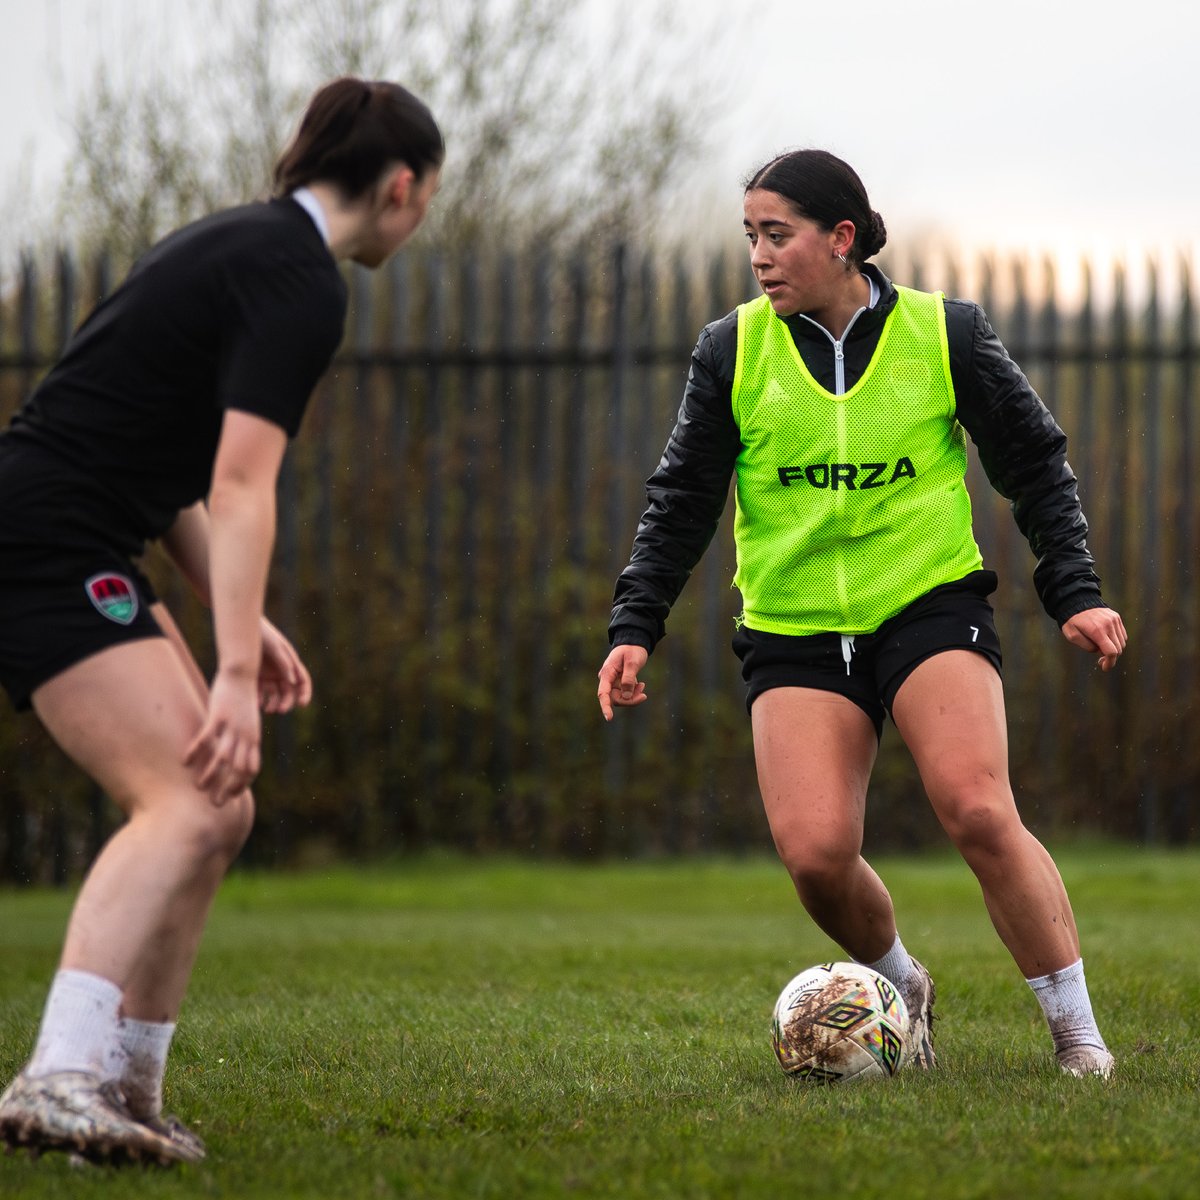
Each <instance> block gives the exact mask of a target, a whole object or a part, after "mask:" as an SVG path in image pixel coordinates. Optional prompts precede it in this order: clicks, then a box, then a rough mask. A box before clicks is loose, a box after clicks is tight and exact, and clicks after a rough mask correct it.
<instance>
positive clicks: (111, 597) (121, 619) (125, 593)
mask: <svg viewBox="0 0 1200 1200" xmlns="http://www.w3.org/2000/svg"><path fill="white" fill-rule="evenodd" d="M83 586H84V589H85V590H86V591H87V594H88V599H89V600H90V601H91V602H92V603H93V604H94V605H95V606H96V611H97V612H98V613H100V615H101V616H104V617H107V618H108V619H109V620H110V621H116V622H117V624H118V625H128V624H130V623H131V622H132V621H133V618H134V617H136V616H137V610H138V595H137V589H136V588H135V587H134V586H133V584H132V583H130V581H129V580H128V579H126V578H125V576H124V575H116V574H108V573H105V574H103V575H93V576H92V577H91V579H89V580H88V581H87V583H85V584H84V585H83Z"/></svg>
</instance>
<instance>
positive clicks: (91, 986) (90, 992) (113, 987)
mask: <svg viewBox="0 0 1200 1200" xmlns="http://www.w3.org/2000/svg"><path fill="white" fill-rule="evenodd" d="M50 986H51V988H52V989H61V990H63V991H70V992H74V993H75V994H76V995H81V996H87V997H89V998H91V999H92V1000H93V1001H94V1002H95V1004H96V1005H97V1006H99V1005H103V1006H104V1007H105V1008H111V1009H112V1010H113V1012H114V1013H115V1012H116V1011H117V1010H118V1009H119V1008H120V1007H121V997H122V996H123V995H124V993H123V992H122V990H121V988H120V987H118V986H117V984H115V983H113V981H112V980H111V979H105V978H104V976H103V975H93V974H92V972H91V971H76V970H75V969H74V968H72V967H64V968H63V969H62V970H60V971H57V972H55V975H54V982H53V983H52V984H51V985H50Z"/></svg>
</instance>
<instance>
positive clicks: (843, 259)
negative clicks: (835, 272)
mask: <svg viewBox="0 0 1200 1200" xmlns="http://www.w3.org/2000/svg"><path fill="white" fill-rule="evenodd" d="M833 257H834V258H836V259H837V260H838V262H840V263H841V264H842V266H843V267H845V268H846V269H847V270H849V268H850V260H849V259H848V258H847V257H846V256H845V255H844V254H840V253H839V254H835V255H834V256H833Z"/></svg>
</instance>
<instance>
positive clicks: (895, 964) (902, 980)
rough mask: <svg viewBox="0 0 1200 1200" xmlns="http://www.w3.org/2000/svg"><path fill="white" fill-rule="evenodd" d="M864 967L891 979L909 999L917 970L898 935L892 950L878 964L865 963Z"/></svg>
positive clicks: (901, 993)
mask: <svg viewBox="0 0 1200 1200" xmlns="http://www.w3.org/2000/svg"><path fill="white" fill-rule="evenodd" d="M863 966H864V967H870V968H871V970H872V971H874V972H875V973H876V974H877V975H882V976H883V977H884V979H890V980H891V981H892V983H894V984H895V985H896V987H897V988H898V989H899V992H900V995H902V996H904V997H906V998H907V997H908V996H909V995H910V994H911V991H912V985H913V984H914V982H915V980H916V977H917V969H916V967H914V966H913V960H912V955H910V954H909V952H908V951H907V950H905V948H904V943H903V942H902V941H901V940H900V935H899V934H898V933H897V934H896V940H895V941H894V942H893V943H892V948H891V949H890V950H889V951H888V952H887V953H886V954H885V955H884V956H883V957H882V958H881V959H879V960H878V961H877V962H869V963H863Z"/></svg>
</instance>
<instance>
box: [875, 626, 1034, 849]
mask: <svg viewBox="0 0 1200 1200" xmlns="http://www.w3.org/2000/svg"><path fill="white" fill-rule="evenodd" d="M892 718H893V720H894V721H895V723H896V728H897V729H898V730H899V731H900V735H901V736H902V737H903V738H904V741H905V744H906V745H907V746H908V748H909V751H910V752H911V754H912V756H913V761H914V762H915V763H916V766H917V770H918V771H919V772H920V775H921V780H922V782H923V783H924V785H925V790H926V792H927V793H928V795H929V800H930V803H931V804H932V805H933V808H934V811H935V812H936V814H937V816H938V819H939V820H940V821H941V823H942V825H943V826H944V828H945V829H946V831H947V833H949V834H950V836H951V838H952V839H953V840H954V841H955V842H956V843H958V844H959V845H960V848H962V847H963V843H964V842H966V843H968V844H970V843H973V842H976V841H978V840H979V839H983V840H984V841H988V840H990V839H992V838H993V837H995V836H997V835H1001V834H1003V832H1004V831H1005V830H1006V829H1011V827H1012V826H1014V825H1019V824H1020V818H1019V816H1018V815H1017V810H1016V804H1015V802H1014V800H1013V795H1012V787H1011V784H1010V782H1009V775H1008V730H1007V726H1006V722H1005V713H1004V692H1003V687H1002V685H1001V681H1000V676H999V675H998V674H997V673H996V670H995V668H994V667H993V666H992V665H991V663H989V662H988V661H987V660H986V659H984V658H983V657H982V656H981V655H978V654H974V653H972V652H971V651H969V650H948V651H946V652H944V653H942V654H936V655H934V656H933V657H932V658H930V659H927V660H926V661H925V662H923V663H921V665H920V666H919V667H917V668H916V670H915V671H913V673H912V674H911V675H910V676H909V677H908V679H906V680H905V681H904V683H903V684H902V685H901V688H900V690H899V692H898V693H897V694H896V699H895V702H894V703H893V705H892Z"/></svg>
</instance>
